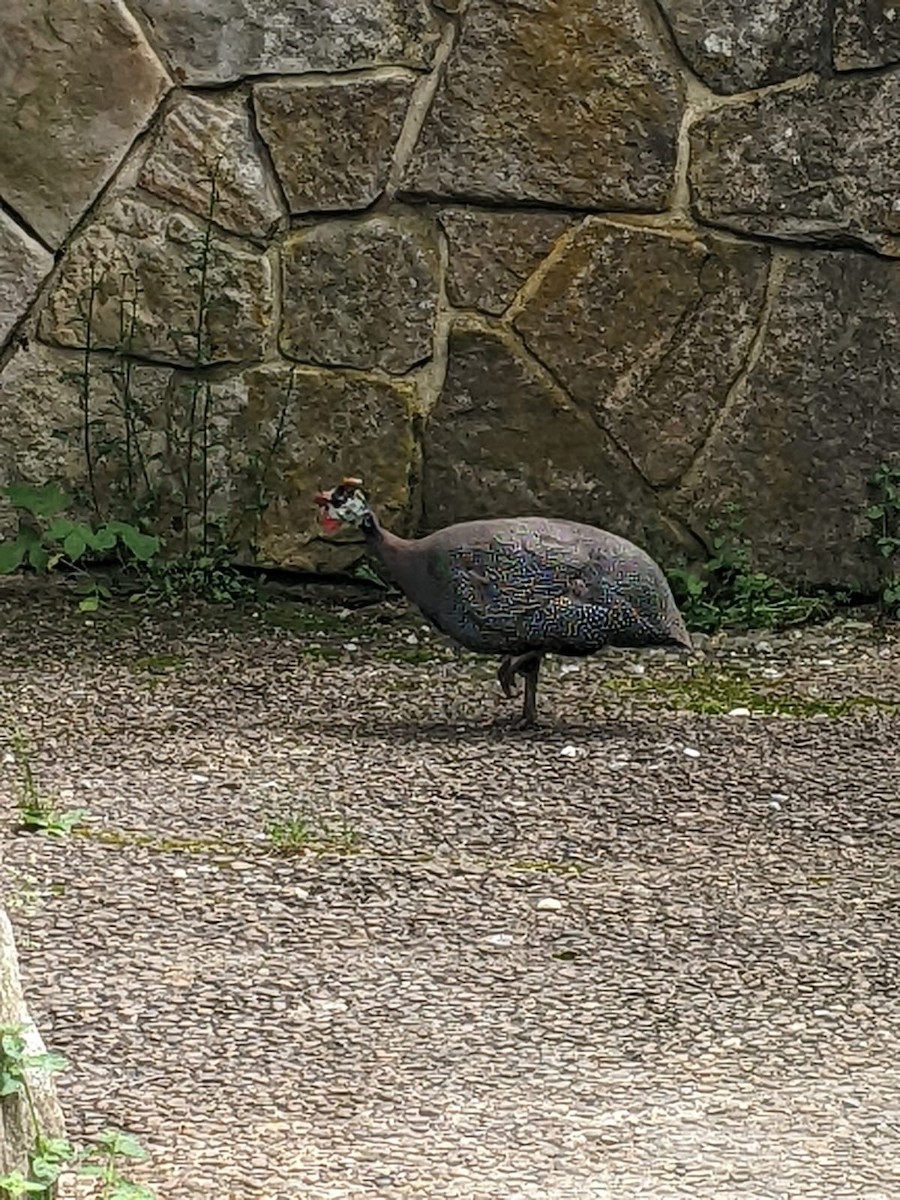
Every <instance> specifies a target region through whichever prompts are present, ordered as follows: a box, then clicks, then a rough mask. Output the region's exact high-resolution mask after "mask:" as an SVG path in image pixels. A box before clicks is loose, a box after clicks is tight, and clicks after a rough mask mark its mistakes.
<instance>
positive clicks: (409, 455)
mask: <svg viewBox="0 0 900 1200" xmlns="http://www.w3.org/2000/svg"><path fill="white" fill-rule="evenodd" d="M240 387H241V391H242V398H241V403H240V405H239V407H237V409H236V414H237V415H236V417H235V420H234V423H233V424H232V425H231V427H230V429H229V431H228V436H227V439H226V441H227V447H228V450H227V456H228V460H229V461H228V469H227V470H228V477H229V490H230V498H231V504H232V514H231V516H232V518H234V517H235V516H239V514H240V513H241V512H244V513H245V514H246V516H245V518H244V520H243V521H240V520H237V521H233V523H232V528H233V529H234V530H235V534H236V536H237V539H238V540H239V541H240V543H241V544H243V545H244V546H245V547H248V548H249V547H252V554H251V555H248V557H252V558H254V559H255V560H256V561H259V562H263V563H273V564H279V565H284V566H288V567H293V568H296V569H299V570H303V571H322V570H326V571H337V570H342V569H346V568H347V567H349V566H350V565H351V564H352V563H355V562H358V561H359V558H360V539H359V535H358V534H356V533H354V532H352V531H347V533H346V534H344V535H342V537H340V538H337V539H334V540H325V539H323V538H322V536H321V532H322V531H321V527H320V525H319V517H318V510H317V509H316V508H315V506H314V505H313V504H312V502H311V498H312V496H313V495H314V493H315V492H317V491H319V490H320V489H321V488H323V487H326V486H333V485H334V483H335V482H336V481H337V480H338V479H339V478H340V477H341V476H342V475H345V474H359V473H361V472H362V473H364V474H365V477H366V484H367V486H369V487H371V488H372V489H373V491H374V492H377V494H378V496H379V499H380V500H381V501H382V507H383V509H384V512H385V514H386V519H387V520H389V521H390V522H391V524H392V525H393V526H394V527H395V528H398V529H401V530H402V529H403V528H405V525H406V522H407V521H408V515H409V509H410V500H411V495H410V488H411V483H410V481H411V479H412V478H413V477H414V476H417V475H418V459H419V448H418V444H417V442H416V438H415V435H414V432H413V416H414V413H415V411H416V409H417V407H418V405H417V396H416V389H415V385H414V384H413V383H411V382H409V381H407V380H386V379H383V378H381V377H375V376H365V375H360V374H358V373H355V372H354V373H352V374H346V373H343V372H338V371H323V370H317V369H314V368H313V369H311V368H302V367H298V368H290V367H288V366H287V365H286V364H278V365H274V364H273V365H270V366H263V367H260V368H257V369H254V370H252V371H248V372H246V373H245V374H244V375H243V376H242V378H241V381H240ZM260 464H264V466H263V467H261V465H260ZM260 500H262V503H260Z"/></svg>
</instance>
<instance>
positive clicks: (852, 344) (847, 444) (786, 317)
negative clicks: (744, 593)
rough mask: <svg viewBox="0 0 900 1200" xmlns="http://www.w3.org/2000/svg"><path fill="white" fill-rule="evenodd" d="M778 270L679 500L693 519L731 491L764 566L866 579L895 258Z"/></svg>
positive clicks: (886, 402) (809, 260) (889, 375)
mask: <svg viewBox="0 0 900 1200" xmlns="http://www.w3.org/2000/svg"><path fill="white" fill-rule="evenodd" d="M777 270H778V271H779V272H781V271H784V278H783V280H782V281H781V283H780V287H779V288H778V289H777V292H776V294H775V297H774V301H773V309H772V313H771V317H770V320H769V323H768V328H767V330H766V333H765V339H764V341H763V343H762V348H761V351H760V354H759V358H758V360H757V361H756V362H755V363H754V364H753V365H752V367H751V369H750V371H749V374H748V376H747V378H746V379H745V380H744V381H743V382H742V383H741V384H740V386H739V387H738V388H737V389H736V391H735V393H734V396H733V400H732V402H731V404H730V405H729V407H728V409H727V410H726V412H725V413H724V414H723V416H722V418H721V420H720V421H719V422H718V423H717V425H716V429H715V431H714V433H713V435H712V437H711V438H710V440H709V442H708V443H707V445H706V446H705V447H704V449H703V452H702V454H701V455H700V457H699V458H698V460H697V462H696V463H695V464H694V466H693V467H692V469H691V471H690V473H689V475H688V477H687V478H686V480H685V485H684V488H683V489H682V492H681V497H680V498H681V503H682V505H683V512H684V515H685V516H687V517H689V519H690V520H691V524H692V526H693V527H694V528H697V529H703V528H704V527H708V523H709V520H710V519H712V518H715V517H718V516H721V514H722V512H723V509H724V506H725V504H726V503H729V502H733V503H736V504H737V505H738V507H739V509H740V511H741V513H742V514H743V516H744V518H745V521H746V525H745V530H746V533H747V536H748V538H749V541H750V543H751V545H752V547H753V550H754V554H755V556H756V558H757V561H758V562H759V563H760V564H761V565H762V566H763V567H765V568H766V569H768V570H770V571H773V572H775V573H777V574H779V575H781V576H783V577H784V578H787V579H793V580H801V581H803V582H806V583H811V584H846V585H849V586H851V587H861V588H867V587H874V585H875V583H876V580H877V560H876V556H875V554H874V551H873V549H872V544H871V535H872V529H871V525H870V524H869V522H868V520H867V519H866V517H865V515H864V514H865V509H866V507H867V505H868V504H869V503H871V501H872V493H871V490H870V487H869V482H868V481H869V477H870V476H871V474H872V472H873V470H874V469H875V468H876V467H877V466H878V465H879V464H880V463H882V462H890V461H898V459H900V263H888V262H885V261H883V260H879V259H877V258H874V257H873V256H871V255H868V254H851V253H834V252H831V253H829V252H827V251H825V252H821V253H817V254H814V253H810V254H809V255H806V256H804V257H801V258H792V259H790V260H788V261H786V262H785V261H782V262H779V263H778V264H777ZM776 278H777V276H776Z"/></svg>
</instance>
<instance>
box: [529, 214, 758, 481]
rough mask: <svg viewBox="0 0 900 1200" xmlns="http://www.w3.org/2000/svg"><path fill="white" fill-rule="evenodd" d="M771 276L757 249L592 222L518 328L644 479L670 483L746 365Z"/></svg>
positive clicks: (560, 261)
mask: <svg viewBox="0 0 900 1200" xmlns="http://www.w3.org/2000/svg"><path fill="white" fill-rule="evenodd" d="M768 266H769V252H768V251H767V250H765V249H762V248H761V247H758V246H750V245H741V244H740V243H738V242H735V241H731V240H726V239H724V238H720V237H714V236H713V237H710V236H707V237H704V238H700V237H695V236H694V235H692V234H690V233H687V232H685V233H683V234H680V235H677V236H675V235H672V234H666V233H662V232H659V231H656V230H652V229H647V228H642V227H627V226H623V225H615V224H612V223H610V222H608V221H604V220H602V219H600V218H595V217H591V218H588V219H587V220H586V221H585V223H584V224H583V225H582V227H581V229H580V230H579V231H578V233H577V234H576V235H575V237H574V238H573V239H572V240H571V242H570V243H569V244H568V246H567V248H566V249H565V250H564V251H563V253H561V254H560V255H559V257H558V258H557V260H556V261H555V262H554V264H553V265H552V266H551V267H550V269H549V271H548V272H547V273H546V275H545V276H544V277H543V278H542V280H541V282H540V285H539V286H538V288H537V289H536V291H535V293H534V295H533V296H532V297H531V299H530V301H529V302H528V304H527V305H526V306H525V308H524V309H523V310H522V312H521V313H520V314H519V315H518V316H517V317H516V320H515V325H516V328H517V329H518V330H519V331H520V332H521V334H522V336H523V337H524V339H525V341H526V343H527V345H528V347H529V348H530V349H531V351H532V352H533V353H534V354H535V355H536V357H537V358H538V359H540V360H541V362H543V363H545V364H546V365H547V367H549V369H550V370H551V371H552V372H553V374H554V375H555V377H556V378H557V379H558V380H559V381H560V382H561V383H562V384H563V385H564V386H565V387H566V388H567V389H568V391H569V393H570V394H571V395H572V396H573V397H574V398H575V399H576V400H577V401H578V402H579V403H581V404H583V405H585V406H587V407H589V408H591V409H592V410H593V411H594V413H595V414H596V418H597V420H598V422H599V423H600V424H601V425H602V426H603V427H604V428H606V429H608V430H609V431H610V433H611V434H612V435H613V436H614V437H615V438H616V440H617V441H618V443H619V444H620V445H621V446H623V447H624V448H625V449H626V450H627V452H628V454H629V456H630V457H631V459H632V461H633V462H635V463H636V464H637V466H638V467H639V468H640V470H641V471H642V472H643V474H644V476H645V477H646V478H647V479H648V480H649V481H650V482H651V483H653V484H664V483H671V482H672V481H673V480H675V479H677V478H678V476H679V475H680V473H681V472H682V471H683V470H684V469H685V468H686V467H687V466H688V464H689V463H690V461H691V459H692V458H693V457H694V455H695V454H696V453H697V451H698V450H699V449H700V447H701V445H702V444H703V441H704V438H705V437H706V435H707V433H708V431H709V428H710V426H711V425H712V422H713V419H714V417H715V414H716V413H717V412H718V411H719V409H720V408H721V406H722V404H723V403H724V400H725V397H726V395H727V394H728V389H729V387H730V386H731V383H732V381H733V380H734V378H735V376H736V374H737V373H738V371H739V370H740V367H741V364H742V363H743V362H744V360H745V358H746V356H747V353H748V350H749V348H750V345H751V343H752V341H753V336H754V333H755V331H756V328H757V324H758V320H759V315H760V312H761V310H762V304H763V297H764V294H765V284H766V276H767V271H768Z"/></svg>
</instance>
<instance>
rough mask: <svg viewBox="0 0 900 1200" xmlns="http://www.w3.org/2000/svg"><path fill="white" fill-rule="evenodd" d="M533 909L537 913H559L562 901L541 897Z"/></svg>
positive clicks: (551, 897) (552, 897) (550, 897)
mask: <svg viewBox="0 0 900 1200" xmlns="http://www.w3.org/2000/svg"><path fill="white" fill-rule="evenodd" d="M534 907H535V908H536V909H537V910H538V912H560V910H561V909H562V901H561V900H557V899H556V897H555V896H542V897H541V899H540V900H538V902H537V904H536V905H535V906H534Z"/></svg>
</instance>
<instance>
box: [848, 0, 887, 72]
mask: <svg viewBox="0 0 900 1200" xmlns="http://www.w3.org/2000/svg"><path fill="white" fill-rule="evenodd" d="M896 62H900V4H898V3H897V0H837V4H836V6H835V12H834V65H835V66H836V67H837V69H838V70H839V71H853V70H857V69H859V68H865V67H886V66H888V65H889V64H890V63H896Z"/></svg>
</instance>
